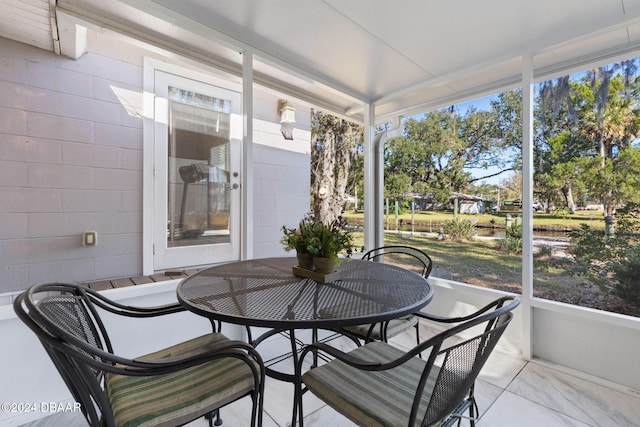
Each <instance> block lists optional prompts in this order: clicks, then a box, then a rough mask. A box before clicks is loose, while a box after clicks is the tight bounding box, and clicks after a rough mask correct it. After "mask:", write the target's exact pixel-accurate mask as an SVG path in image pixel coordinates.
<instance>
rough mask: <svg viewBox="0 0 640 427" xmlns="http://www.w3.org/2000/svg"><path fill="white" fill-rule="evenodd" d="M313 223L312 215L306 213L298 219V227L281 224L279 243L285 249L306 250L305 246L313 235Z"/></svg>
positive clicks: (301, 251)
mask: <svg viewBox="0 0 640 427" xmlns="http://www.w3.org/2000/svg"><path fill="white" fill-rule="evenodd" d="M314 224H315V221H314V220H313V217H311V216H310V215H307V216H306V217H304V218H303V219H301V220H300V223H299V224H298V228H288V227H287V226H285V225H283V226H282V239H281V240H280V243H282V244H283V245H284V249H285V251H287V252H289V251H290V250H292V249H295V251H296V252H299V253H305V252H308V251H307V246H308V245H309V242H310V240H311V238H312V237H313V235H314Z"/></svg>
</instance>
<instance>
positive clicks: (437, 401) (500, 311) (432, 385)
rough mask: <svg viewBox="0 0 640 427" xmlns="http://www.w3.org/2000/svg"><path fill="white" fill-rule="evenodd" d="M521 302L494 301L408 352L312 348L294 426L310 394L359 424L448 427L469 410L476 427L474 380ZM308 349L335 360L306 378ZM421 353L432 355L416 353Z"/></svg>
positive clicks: (379, 345)
mask: <svg viewBox="0 0 640 427" xmlns="http://www.w3.org/2000/svg"><path fill="white" fill-rule="evenodd" d="M519 302H520V301H519V300H518V299H517V298H516V297H511V296H509V297H503V298H500V299H497V300H495V301H494V302H492V303H491V304H489V305H487V306H485V307H484V308H482V309H481V310H479V311H477V312H476V313H474V314H473V315H470V316H465V317H464V319H468V320H466V321H463V322H462V323H460V324H458V325H456V326H453V327H451V328H449V329H447V330H445V331H443V332H441V333H439V334H437V335H435V336H433V337H432V338H430V339H428V340H427V341H424V342H422V343H421V344H420V345H418V346H416V347H414V348H413V349H411V350H409V351H404V350H401V349H398V348H396V347H394V346H392V345H390V344H387V343H384V342H381V341H373V342H370V343H367V344H365V345H363V346H361V347H357V348H356V349H354V350H353V351H351V352H349V353H344V352H342V351H340V350H338V349H336V348H334V347H331V346H329V345H326V344H322V343H314V344H311V345H309V346H307V347H306V348H305V349H304V350H303V352H302V353H301V356H300V361H299V363H298V365H297V367H296V378H297V382H296V399H295V404H294V410H293V420H292V422H293V424H292V425H295V423H296V422H297V418H298V417H299V418H300V424H299V425H300V426H302V425H303V410H302V395H303V393H304V392H306V391H311V392H312V393H313V394H314V395H316V396H317V397H318V398H320V399H321V400H322V401H324V402H325V403H327V404H328V405H329V406H331V407H332V408H333V409H335V410H336V411H338V412H340V413H341V414H343V415H344V416H346V417H347V418H349V419H350V420H351V421H353V422H354V423H356V424H358V425H360V426H367V427H373V426H409V427H414V426H423V427H426V426H434V425H438V426H450V425H453V424H454V423H456V422H459V421H460V420H461V419H462V418H466V416H465V415H464V414H465V412H466V411H467V410H468V411H469V416H468V418H469V420H470V422H471V425H472V426H474V425H475V420H476V419H477V417H478V415H479V414H478V409H477V405H476V403H475V399H474V396H473V386H474V382H475V380H476V377H477V376H478V374H479V373H480V370H481V369H482V367H483V365H484V364H485V362H486V361H487V358H488V357H489V355H490V354H491V352H492V351H493V349H494V347H495V346H496V343H497V342H498V340H499V339H500V337H501V336H502V333H503V332H504V330H505V328H506V327H507V326H508V324H509V322H510V321H511V319H512V317H513V314H512V310H513V309H514V308H515V307H516V306H517V305H518V304H519ZM309 352H313V353H317V352H324V353H327V354H329V355H330V356H332V357H334V358H335V359H334V360H332V361H331V362H328V363H326V364H324V365H322V366H319V367H316V368H312V369H310V370H308V371H307V372H306V373H305V374H304V375H301V373H302V365H303V362H304V358H305V356H306V355H307V354H308V353H309ZM420 352H424V353H428V355H429V356H428V358H427V359H426V360H423V359H420V358H418V357H416V356H417V355H418V354H419V353H420ZM302 383H304V385H305V387H306V389H305V390H303V388H302Z"/></svg>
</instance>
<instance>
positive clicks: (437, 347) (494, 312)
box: [292, 296, 520, 427]
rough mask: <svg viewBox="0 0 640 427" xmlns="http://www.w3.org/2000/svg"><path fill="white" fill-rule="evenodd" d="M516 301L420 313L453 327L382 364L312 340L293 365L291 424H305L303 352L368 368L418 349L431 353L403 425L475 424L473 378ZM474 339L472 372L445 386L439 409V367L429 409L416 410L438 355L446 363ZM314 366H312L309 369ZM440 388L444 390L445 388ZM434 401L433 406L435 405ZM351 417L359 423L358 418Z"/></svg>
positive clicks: (411, 355)
mask: <svg viewBox="0 0 640 427" xmlns="http://www.w3.org/2000/svg"><path fill="white" fill-rule="evenodd" d="M519 303H520V300H519V299H518V298H517V297H515V296H505V297H502V298H499V299H497V300H495V301H493V302H491V303H490V304H488V305H486V306H484V307H482V308H481V309H479V310H478V311H476V312H474V313H472V314H470V315H467V316H461V317H455V318H445V317H438V316H431V315H423V316H422V317H425V318H427V319H429V320H433V321H437V322H444V323H457V325H455V326H453V327H451V328H449V329H447V330H444V331H442V332H440V333H439V334H437V335H435V336H433V337H431V338H430V339H428V340H426V341H424V342H422V343H420V344H419V345H418V346H416V347H414V348H413V349H411V350H409V351H407V352H406V353H405V354H404V355H403V356H402V357H400V358H397V359H396V360H390V361H387V362H386V363H378V362H371V361H367V360H362V359H360V358H357V357H355V356H353V355H351V354H349V353H344V352H342V351H341V350H338V349H336V348H335V347H332V346H329V345H327V344H324V343H313V344H310V345H308V346H306V347H305V349H304V350H303V351H302V353H301V355H300V359H299V363H298V365H297V366H296V379H297V381H296V384H295V386H296V390H295V401H294V408H293V417H292V425H296V422H298V418H299V419H300V421H299V425H300V426H301V427H302V426H303V408H302V396H303V394H304V393H305V392H306V391H308V390H307V389H306V388H303V379H302V366H303V361H304V358H305V356H307V355H308V354H309V353H318V352H323V353H326V354H327V355H329V356H331V357H333V358H335V359H337V360H340V361H342V362H344V363H346V364H347V365H349V366H352V367H354V368H357V369H361V370H366V371H383V370H388V369H393V368H395V367H398V366H401V365H402V364H404V363H405V362H407V361H408V360H410V359H412V358H414V357H416V356H418V355H420V354H421V353H422V352H428V353H429V357H428V359H427V360H426V361H425V365H424V369H423V372H422V375H421V378H420V381H419V382H418V383H417V384H416V385H415V386H416V389H415V390H416V392H415V397H414V401H413V405H412V409H411V413H410V414H409V416H408V423H407V426H410V427H413V426H414V425H415V423H416V420H421V421H420V424H419V425H421V426H425V427H426V426H432V425H443V426H450V425H453V424H454V423H456V422H458V425H459V423H460V421H461V420H462V419H465V418H468V419H469V420H470V423H471V425H472V426H475V421H476V419H477V416H478V415H479V411H478V406H477V404H476V401H475V397H474V393H473V392H474V384H475V380H476V378H477V376H478V374H479V373H480V370H481V369H482V367H483V366H484V363H485V362H486V360H487V359H488V357H489V355H490V354H491V352H492V351H493V348H494V347H495V345H496V344H497V342H498V340H499V339H500V337H501V335H502V333H503V332H504V330H505V329H506V327H507V326H508V324H509V323H510V322H511V319H512V317H513V313H512V310H513V309H514V308H516V307H517V306H518V304H519ZM481 324H486V326H485V327H484V329H483V332H481V333H479V334H475V335H474V336H473V337H472V338H469V337H463V339H464V341H463V342H462V343H456V344H453V345H450V344H445V340H447V339H448V338H450V337H453V336H455V335H458V334H461V333H464V332H465V331H467V330H469V329H470V328H473V327H475V326H478V325H481ZM478 339H480V340H481V344H480V345H479V346H478V349H477V351H476V353H475V355H474V361H473V367H472V369H471V371H470V372H468V373H466V375H464V380H463V382H462V383H461V384H459V385H458V386H457V387H455V388H454V390H453V391H452V390H451V387H449V390H448V392H449V393H450V395H447V396H445V397H446V399H445V402H446V404H445V405H443V406H441V407H437V404H436V403H434V401H435V400H439V402H440V403H441V402H442V396H440V395H438V396H437V397H436V391H437V392H438V393H440V392H446V391H447V390H444V391H443V389H442V388H440V389H439V386H442V384H440V382H441V381H442V382H443V384H444V382H445V381H446V380H442V378H443V375H442V371H441V372H440V374H439V375H438V378H437V380H436V382H435V384H434V387H433V390H434V392H433V394H432V395H431V399H430V400H429V405H428V406H427V410H426V411H425V413H424V414H418V408H419V405H420V401H421V398H422V394H423V391H424V389H425V386H426V383H427V378H428V377H429V374H430V373H431V371H432V369H433V368H434V366H435V362H436V360H437V358H438V357H439V356H441V355H444V357H445V358H446V359H445V362H443V364H444V363H449V362H448V361H450V360H452V358H447V356H449V353H450V352H451V351H452V350H454V349H457V348H459V347H461V346H465V345H467V344H469V343H471V342H472V341H474V340H478ZM365 345H366V344H365ZM385 345H389V344H385ZM329 363H331V362H329ZM313 368H314V367H312V369H313ZM442 368H443V369H444V368H445V367H444V366H443V367H442ZM458 375H459V374H458ZM444 388H445V389H446V387H444ZM438 390H439V391H438ZM432 405H434V406H433V409H432ZM467 410H468V411H469V416H468V417H466V416H464V412H465V411H467ZM352 421H355V422H357V420H352Z"/></svg>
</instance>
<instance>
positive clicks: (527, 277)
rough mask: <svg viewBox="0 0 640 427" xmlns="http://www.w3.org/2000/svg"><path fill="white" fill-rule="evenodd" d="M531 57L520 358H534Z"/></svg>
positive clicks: (526, 68)
mask: <svg viewBox="0 0 640 427" xmlns="http://www.w3.org/2000/svg"><path fill="white" fill-rule="evenodd" d="M532 297H533V57H532V55H531V54H526V55H524V56H523V57H522V314H523V316H522V326H523V328H524V329H523V334H522V355H523V357H524V358H525V359H527V360H529V359H531V358H532V357H533V318H532V317H533V308H532V307H531V298H532Z"/></svg>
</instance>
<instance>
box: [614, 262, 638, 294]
mask: <svg viewBox="0 0 640 427" xmlns="http://www.w3.org/2000/svg"><path fill="white" fill-rule="evenodd" d="M635 252H638V251H635ZM613 271H614V273H615V277H616V279H618V283H617V284H616V288H615V290H616V293H617V294H618V295H619V296H621V297H622V298H625V299H626V300H628V301H630V302H632V303H634V304H636V305H638V306H640V253H635V254H633V255H631V256H630V257H629V258H628V259H626V260H624V261H623V262H620V263H618V264H617V265H615V266H614V269H613Z"/></svg>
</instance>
